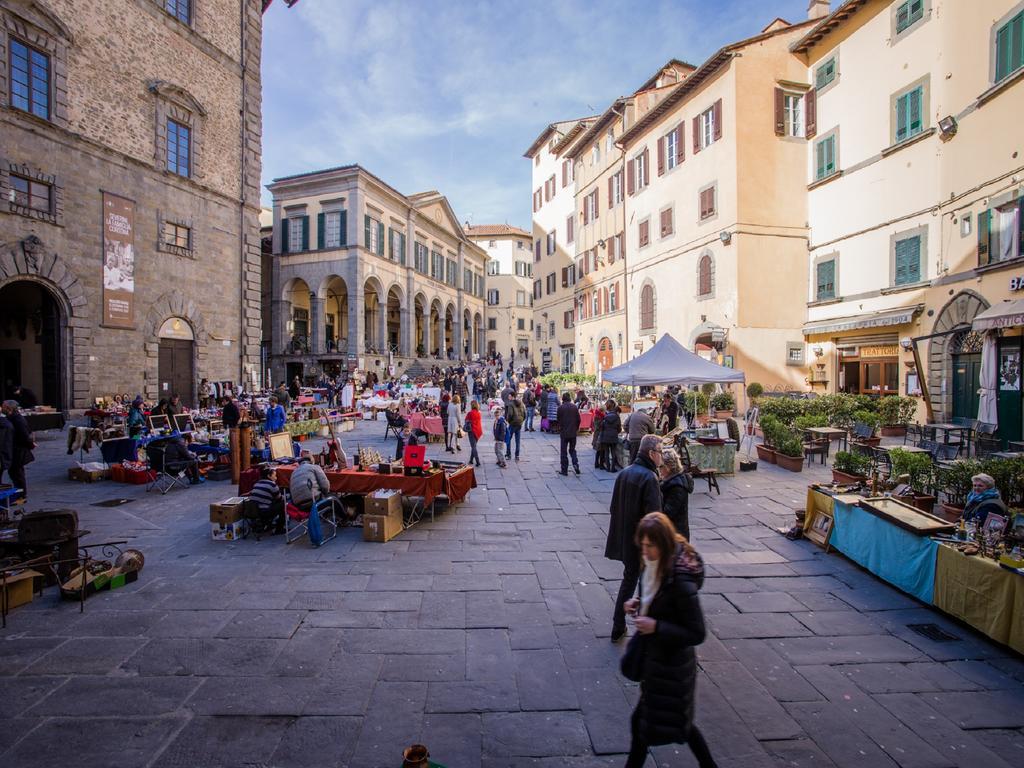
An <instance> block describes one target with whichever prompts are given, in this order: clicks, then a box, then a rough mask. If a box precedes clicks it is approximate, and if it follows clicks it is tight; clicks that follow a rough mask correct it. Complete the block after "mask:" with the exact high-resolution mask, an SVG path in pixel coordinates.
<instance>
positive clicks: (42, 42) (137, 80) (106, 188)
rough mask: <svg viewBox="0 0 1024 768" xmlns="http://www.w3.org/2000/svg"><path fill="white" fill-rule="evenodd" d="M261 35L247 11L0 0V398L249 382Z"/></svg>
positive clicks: (232, 4) (87, 399)
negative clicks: (13, 393) (16, 393)
mask: <svg viewBox="0 0 1024 768" xmlns="http://www.w3.org/2000/svg"><path fill="white" fill-rule="evenodd" d="M114 20H116V23H115V21H114ZM112 35H113V36H114V37H116V41H115V42H113V43H112V42H111V40H112V39H113V38H112V37H111V36H112ZM261 38H262V16H261V4H260V2H259V0H247V1H246V2H242V3H239V2H237V0H234V1H232V0H196V2H194V3H178V4H174V5H168V4H166V3H162V2H155V1H153V0H132V1H131V2H125V1H124V0H94V1H93V2H87V3H86V2H77V1H76V0H47V2H45V3H43V2H32V1H31V0H0V136H2V137H3V139H2V141H0V200H2V203H0V326H3V328H6V329H7V330H6V331H2V332H0V390H2V391H0V396H3V397H7V396H8V395H9V393H10V389H11V387H12V386H14V385H16V384H18V383H23V384H25V385H26V386H28V387H29V388H30V389H32V390H33V391H34V392H35V393H36V395H37V396H38V398H39V400H40V402H42V403H45V404H47V405H51V406H54V407H57V408H59V409H62V410H69V409H77V408H85V407H88V406H89V404H90V403H91V402H92V400H93V399H94V398H96V397H101V396H110V395H113V394H116V393H124V392H129V393H131V394H134V393H142V394H143V395H145V396H146V397H147V398H150V399H156V398H158V397H167V396H169V395H171V394H179V395H180V396H181V397H182V400H183V401H185V402H195V397H196V394H197V393H196V385H197V384H198V381H199V379H200V378H209V379H211V380H218V381H223V380H227V381H233V382H238V381H245V382H246V384H247V385H249V386H251V385H252V384H253V383H257V382H258V380H259V372H260V362H259V353H260V314H259V313H260V300H259V295H260V239H259V224H258V216H259V210H260V209H259V176H260V141H261V113H260V107H261V101H260V100H261V93H260V46H261Z"/></svg>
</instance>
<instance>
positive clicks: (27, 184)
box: [10, 174, 53, 213]
mask: <svg viewBox="0 0 1024 768" xmlns="http://www.w3.org/2000/svg"><path fill="white" fill-rule="evenodd" d="M10 185H11V190H10V201H11V202H12V203H14V204H15V205H20V206H21V207H22V208H30V209H32V210H33V211H42V212H43V213H51V212H52V210H53V188H52V187H51V186H50V185H49V184H46V183H44V182H41V181H33V180H32V179H26V178H25V177H23V176H15V175H13V174H11V176H10Z"/></svg>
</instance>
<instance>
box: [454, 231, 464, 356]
mask: <svg viewBox="0 0 1024 768" xmlns="http://www.w3.org/2000/svg"><path fill="white" fill-rule="evenodd" d="M462 247H463V244H462V243H459V256H458V266H457V267H456V269H457V270H458V274H457V275H456V279H455V288H456V293H455V295H456V304H455V327H454V328H453V329H452V330H453V331H454V336H455V343H454V344H452V346H453V347H454V348H455V355H456V357H458V358H460V359H461V358H462V356H463V355H465V354H466V349H465V347H464V346H463V341H464V340H463V336H462V332H463V329H462V325H463V323H464V322H465V320H464V318H463V315H462V312H463V309H462V308H463V304H462V298H463V290H462V287H463V286H462V270H463V264H465V259H464V254H463V251H462Z"/></svg>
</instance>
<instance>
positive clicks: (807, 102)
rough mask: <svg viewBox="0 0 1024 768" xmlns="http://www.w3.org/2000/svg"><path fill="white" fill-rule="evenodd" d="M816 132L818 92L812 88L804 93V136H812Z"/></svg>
mask: <svg viewBox="0 0 1024 768" xmlns="http://www.w3.org/2000/svg"><path fill="white" fill-rule="evenodd" d="M817 132H818V93H817V91H815V90H814V89H813V88H812V89H811V90H809V91H808V92H807V93H806V94H805V95H804V136H806V137H807V138H808V139H810V138H813V137H814V135H815V134H816V133H817Z"/></svg>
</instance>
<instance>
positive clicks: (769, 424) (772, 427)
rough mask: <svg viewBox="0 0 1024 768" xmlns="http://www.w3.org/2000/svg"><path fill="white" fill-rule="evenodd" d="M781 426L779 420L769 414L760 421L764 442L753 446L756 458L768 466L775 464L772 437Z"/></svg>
mask: <svg viewBox="0 0 1024 768" xmlns="http://www.w3.org/2000/svg"><path fill="white" fill-rule="evenodd" d="M781 426H782V424H781V423H780V422H779V420H778V419H777V418H775V417H774V416H772V415H771V414H769V415H768V416H765V417H764V418H763V419H761V432H762V433H764V442H763V443H758V444H757V445H756V446H755V447H756V448H757V457H758V458H759V459H760V460H761V461H764V462H767V463H768V464H774V463H775V448H774V447H773V444H774V437H775V435H776V434H777V433H778V430H779V428H780V427H781Z"/></svg>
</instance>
